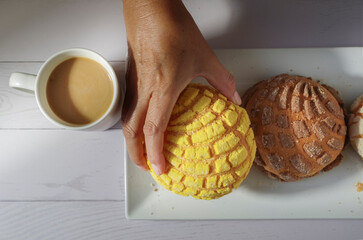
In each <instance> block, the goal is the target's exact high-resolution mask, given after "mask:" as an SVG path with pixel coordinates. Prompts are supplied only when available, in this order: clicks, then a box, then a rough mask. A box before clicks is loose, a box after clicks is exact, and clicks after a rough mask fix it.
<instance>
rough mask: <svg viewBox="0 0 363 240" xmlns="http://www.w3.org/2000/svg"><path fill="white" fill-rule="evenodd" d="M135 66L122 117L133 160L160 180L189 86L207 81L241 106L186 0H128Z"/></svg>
mask: <svg viewBox="0 0 363 240" xmlns="http://www.w3.org/2000/svg"><path fill="white" fill-rule="evenodd" d="M123 3H124V5H123V6H124V18H125V24H126V32H127V39H128V43H129V48H130V62H129V68H128V72H127V76H126V82H127V91H126V96H125V103H124V108H123V114H122V124H123V133H124V136H125V139H126V146H127V149H128V153H129V156H130V159H131V160H132V161H133V162H134V163H135V164H136V165H138V166H139V167H140V168H141V169H144V170H147V169H148V167H147V164H146V157H145V156H146V154H145V148H144V145H143V143H144V141H145V146H146V150H147V156H148V160H149V161H150V163H151V165H152V167H153V170H154V171H155V173H156V174H158V175H160V174H162V173H163V172H164V170H165V158H164V155H163V143H164V132H165V130H166V127H167V124H168V121H169V118H170V115H171V112H172V109H173V107H174V105H175V103H176V101H177V99H178V97H179V95H180V93H181V92H182V90H183V89H184V88H185V87H186V86H187V85H188V83H189V82H190V81H191V80H192V79H193V78H195V77H197V76H202V77H204V78H205V79H207V81H208V82H209V83H210V84H211V85H212V86H214V87H215V88H216V89H218V90H219V91H220V92H221V93H222V94H223V95H225V96H226V97H227V98H228V99H229V100H231V101H233V102H234V103H236V104H238V105H240V104H241V98H240V96H239V94H238V93H237V91H236V87H235V80H234V78H233V76H232V75H231V74H230V73H229V72H228V71H227V70H226V69H225V68H224V67H223V66H222V64H221V63H220V62H219V61H218V59H217V57H216V56H215V54H214V53H213V51H212V50H211V49H210V47H209V46H208V44H207V42H206V41H205V39H204V38H203V36H202V34H201V32H200V31H199V29H198V27H197V26H196V24H195V22H194V20H193V18H192V17H191V15H190V14H189V12H188V11H187V10H186V8H185V7H184V5H183V3H182V1H181V0H149V1H143V0H123Z"/></svg>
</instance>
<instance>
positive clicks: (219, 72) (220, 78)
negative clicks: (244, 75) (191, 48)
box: [202, 53, 242, 105]
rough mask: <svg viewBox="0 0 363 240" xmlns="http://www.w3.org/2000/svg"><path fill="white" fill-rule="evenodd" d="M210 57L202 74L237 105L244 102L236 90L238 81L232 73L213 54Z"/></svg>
mask: <svg viewBox="0 0 363 240" xmlns="http://www.w3.org/2000/svg"><path fill="white" fill-rule="evenodd" d="M211 55H212V56H209V57H208V60H207V61H206V64H205V66H204V71H203V73H202V76H203V77H205V78H206V79H207V81H208V82H209V83H210V84H211V85H212V86H213V87H215V88H216V89H218V90H219V91H220V92H221V93H222V94H223V95H225V96H226V97H227V98H228V99H229V100H231V101H232V102H234V103H235V104H237V105H241V104H242V100H241V97H240V95H239V94H238V92H237V91H236V81H235V79H234V77H233V76H232V74H231V73H230V72H228V71H227V70H226V69H225V68H224V67H223V65H222V64H221V63H220V62H219V60H218V59H217V57H216V56H215V55H214V53H213V54H211Z"/></svg>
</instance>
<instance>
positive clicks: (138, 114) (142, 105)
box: [122, 55, 148, 170]
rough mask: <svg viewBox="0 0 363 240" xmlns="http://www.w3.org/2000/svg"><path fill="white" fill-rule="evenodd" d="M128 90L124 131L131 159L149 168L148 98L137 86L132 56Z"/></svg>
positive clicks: (124, 112) (144, 168) (123, 115)
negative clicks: (145, 131) (145, 127)
mask: <svg viewBox="0 0 363 240" xmlns="http://www.w3.org/2000/svg"><path fill="white" fill-rule="evenodd" d="M126 81H127V91H126V95H125V102H124V107H123V111H122V112H123V113H122V131H123V134H124V136H125V141H126V147H127V150H128V153H129V157H130V159H131V161H133V162H134V163H135V164H136V165H137V166H139V168H141V169H142V170H147V169H148V167H147V164H146V160H145V150H144V145H143V141H144V136H143V132H142V127H143V125H144V122H145V117H146V111H147V106H148V98H146V99H145V98H141V97H140V96H139V95H140V93H139V89H138V88H137V75H136V69H135V62H134V59H133V57H132V55H131V56H130V65H129V68H128V72H127V76H126Z"/></svg>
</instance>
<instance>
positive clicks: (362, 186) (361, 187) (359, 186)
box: [355, 181, 363, 192]
mask: <svg viewBox="0 0 363 240" xmlns="http://www.w3.org/2000/svg"><path fill="white" fill-rule="evenodd" d="M355 187H356V188H357V192H361V191H363V183H361V182H359V181H358V182H357V184H355Z"/></svg>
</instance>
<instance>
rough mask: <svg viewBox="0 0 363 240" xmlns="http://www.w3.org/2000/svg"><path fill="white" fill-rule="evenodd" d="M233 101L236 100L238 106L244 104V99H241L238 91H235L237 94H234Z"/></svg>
mask: <svg viewBox="0 0 363 240" xmlns="http://www.w3.org/2000/svg"><path fill="white" fill-rule="evenodd" d="M233 100H234V102H235V103H236V104H237V105H241V104H242V99H241V97H240V96H239V94H238V92H237V91H235V92H234V95H233Z"/></svg>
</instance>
